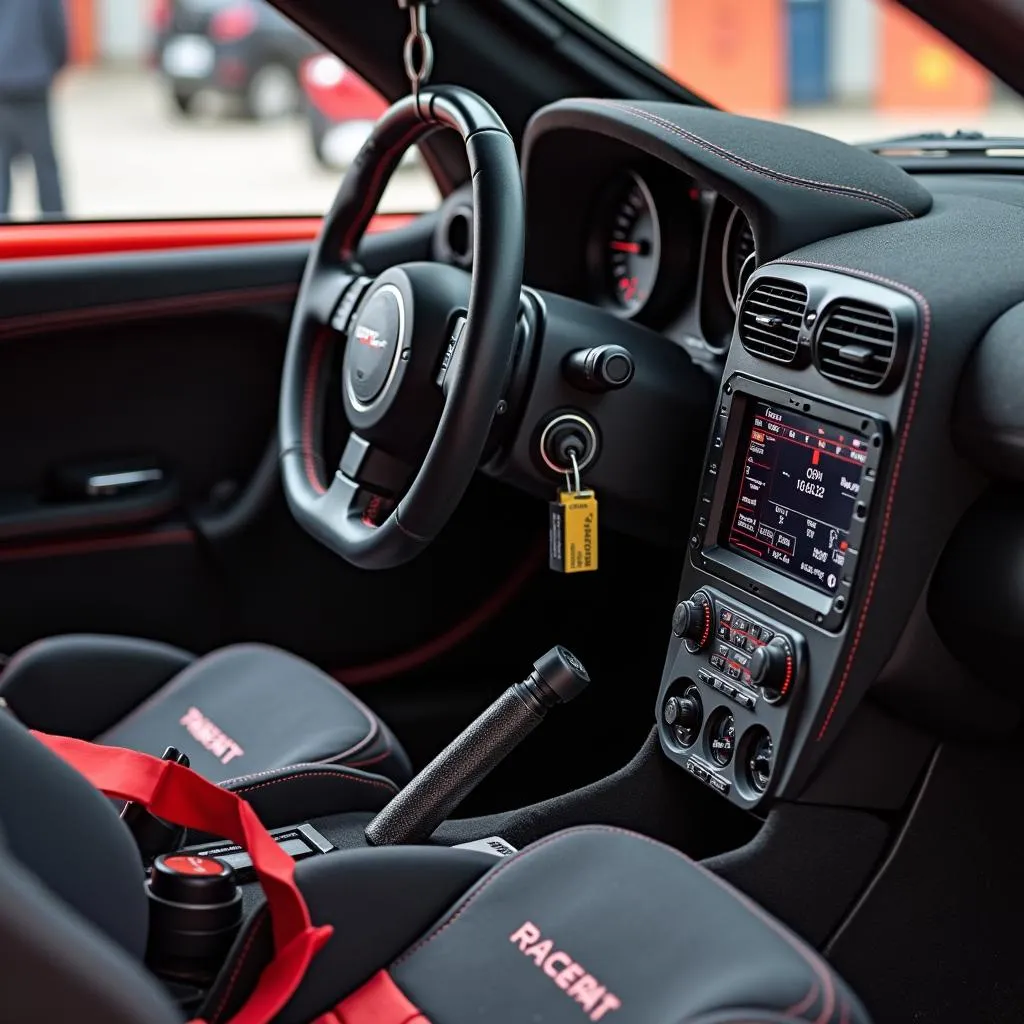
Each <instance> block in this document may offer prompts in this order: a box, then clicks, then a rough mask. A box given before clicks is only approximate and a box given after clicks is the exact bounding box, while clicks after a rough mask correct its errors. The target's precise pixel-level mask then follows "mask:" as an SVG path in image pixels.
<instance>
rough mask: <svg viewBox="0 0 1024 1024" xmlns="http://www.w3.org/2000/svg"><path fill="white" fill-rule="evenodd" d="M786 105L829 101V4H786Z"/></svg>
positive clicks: (795, 0) (822, 0)
mask: <svg viewBox="0 0 1024 1024" xmlns="http://www.w3.org/2000/svg"><path fill="white" fill-rule="evenodd" d="M787 6H788V14H789V19H788V20H789V102H790V103H792V104H794V105H797V104H802V103H824V102H825V101H826V100H827V99H828V97H829V82H828V78H829V75H828V72H829V59H828V57H829V54H828V48H829V39H828V21H829V18H828V6H829V0H788V4H787Z"/></svg>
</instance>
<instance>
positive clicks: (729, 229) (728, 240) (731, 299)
mask: <svg viewBox="0 0 1024 1024" xmlns="http://www.w3.org/2000/svg"><path fill="white" fill-rule="evenodd" d="M740 217H742V218H743V219H744V221H746V224H747V228H748V230H749V231H750V236H751V238H754V227H753V225H752V224H751V223H750V219H749V218H748V217H747V215H746V214H745V213H744V212H743V211H742V210H741V209H740V208H739V207H738V206H734V207H733V208H732V213H730V214H729V219H728V220H727V221H726V222H725V233H724V234H723V236H722V254H721V268H722V288H723V289H724V290H725V300H726V302H728V303H729V308H730V309H731V310H732V311H733V312H734V313H735V312H736V310H737V307H738V306H739V299H740V295H738V294H737V295H734V294H733V289H732V278H731V276H730V273H729V272H730V269H731V268H730V266H729V264H730V259H729V257H730V256H731V255H732V248H731V246H732V233H733V231H735V230H736V224H737V221H738V218H740ZM752 255H753V256H754V257H755V266H756V257H757V239H756V238H754V251H753V253H752ZM742 273H743V271H742V269H741V270H740V274H741V275H742ZM747 277H748V279H749V277H750V275H749V274H748V275H747ZM737 290H738V291H739V292H740V293H742V291H743V282H742V280H740V282H739V288H738V289H737Z"/></svg>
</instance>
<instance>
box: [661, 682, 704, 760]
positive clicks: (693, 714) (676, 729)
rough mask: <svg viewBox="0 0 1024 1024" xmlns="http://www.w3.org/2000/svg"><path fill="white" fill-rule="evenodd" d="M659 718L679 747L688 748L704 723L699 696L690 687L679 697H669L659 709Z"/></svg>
mask: <svg viewBox="0 0 1024 1024" xmlns="http://www.w3.org/2000/svg"><path fill="white" fill-rule="evenodd" d="M661 717H662V720H663V721H664V722H665V725H667V726H668V728H669V732H670V733H671V734H672V735H673V736H674V737H675V741H676V742H677V743H678V744H679V745H680V746H681V747H688V746H690V744H691V743H693V741H694V740H695V739H696V738H697V736H698V734H699V733H700V727H701V724H702V723H703V721H704V709H703V707H701V703H700V694H698V692H697V689H696V687H694V686H690V687H688V688H687V690H686V692H685V693H684V694H683V695H682V696H681V697H669V699H668V700H667V701H665V704H664V706H663V707H662V709H661Z"/></svg>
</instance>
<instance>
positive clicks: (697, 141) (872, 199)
mask: <svg viewBox="0 0 1024 1024" xmlns="http://www.w3.org/2000/svg"><path fill="white" fill-rule="evenodd" d="M591 102H593V103H600V104H602V105H603V106H609V107H613V108H614V109H615V110H624V111H628V112H629V113H631V114H634V115H636V116H637V117H642V118H644V119H645V120H646V121H648V122H650V123H651V124H653V125H656V126H658V127H661V128H664V129H665V130H666V131H670V132H674V133H675V134H676V135H678V136H680V137H681V138H683V139H685V140H686V141H687V142H692V143H693V144H694V145H695V146H698V147H699V148H701V149H703V150H706V151H707V152H709V153H711V154H713V155H714V156H720V157H722V158H723V159H725V160H728V161H729V162H730V163H732V164H735V165H736V166H737V167H740V168H742V169H743V170H746V171H752V172H753V173H755V174H760V175H762V176H763V177H766V178H770V179H772V180H774V181H778V182H781V183H782V184H784V185H795V186H797V187H798V188H807V189H811V190H812V191H815V192H826V193H831V194H833V195H838V196H846V197H847V198H849V199H861V200H863V201H864V202H868V203H874V204H875V205H876V206H882V207H884V208H885V209H887V210H889V211H890V213H896V214H899V216H901V217H903V218H904V219H905V220H913V219H914V214H913V213H911V211H910V210H908V209H907V208H906V207H905V206H904V205H903V204H902V203H899V202H897V201H896V200H895V199H889V198H888V197H886V196H882V195H879V194H878V193H877V192H870V191H868V190H867V189H862V188H857V187H855V186H853V185H836V184H833V183H832V182H827V181H815V180H814V179H812V178H801V177H799V176H798V175H795V174H784V173H782V172H779V171H773V170H772V169H771V168H770V167H763V166H762V165H761V164H757V163H754V161H752V160H748V159H747V158H746V157H742V156H739V154H737V153H732V152H730V151H729V150H728V149H725V148H724V147H722V146H718V145H716V144H715V143H713V142H709V141H708V140H707V139H703V138H701V137H700V136H699V135H695V134H694V133H693V132H689V131H687V130H686V129H685V128H681V127H680V126H679V125H677V124H675V123H673V122H672V121H667V120H665V118H663V117H659V116H658V115H657V114H651V113H648V111H646V110H641V109H640V108H639V107H632V106H629V105H628V104H622V103H616V102H614V101H612V100H592V101H591Z"/></svg>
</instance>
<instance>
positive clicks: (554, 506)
mask: <svg viewBox="0 0 1024 1024" xmlns="http://www.w3.org/2000/svg"><path fill="white" fill-rule="evenodd" d="M548 508H549V516H548V521H549V524H550V525H549V534H548V539H549V547H548V564H549V565H550V567H551V568H552V569H553V570H554V571H555V572H566V573H568V572H594V571H595V570H596V569H597V498H595V497H594V492H593V491H559V492H558V501H552V502H551V503H550V504H549V506H548Z"/></svg>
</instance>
